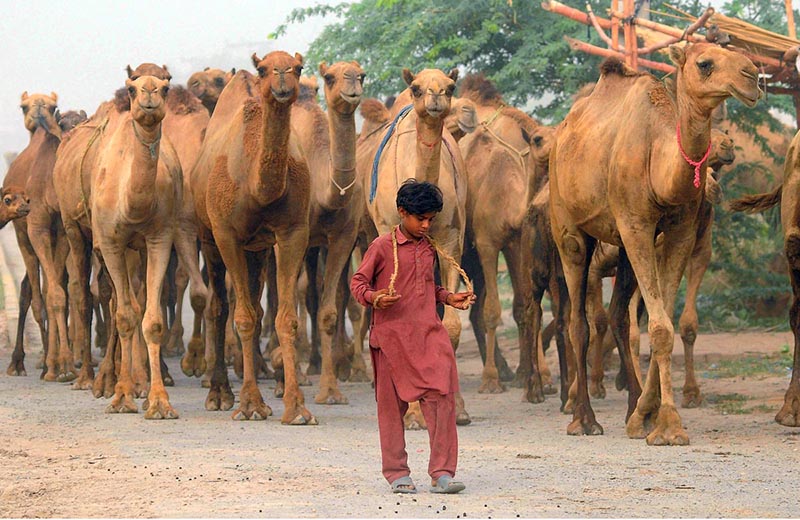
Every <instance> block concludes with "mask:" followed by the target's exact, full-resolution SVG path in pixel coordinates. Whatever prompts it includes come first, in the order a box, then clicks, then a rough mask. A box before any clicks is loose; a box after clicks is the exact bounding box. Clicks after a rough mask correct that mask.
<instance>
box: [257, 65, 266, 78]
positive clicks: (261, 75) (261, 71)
mask: <svg viewBox="0 0 800 520" xmlns="http://www.w3.org/2000/svg"><path fill="white" fill-rule="evenodd" d="M257 70H258V75H259V76H260V77H262V78H263V77H264V74H266V73H267V69H265V68H264V67H259V68H258V69H257Z"/></svg>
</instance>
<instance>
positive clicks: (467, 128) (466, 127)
mask: <svg viewBox="0 0 800 520" xmlns="http://www.w3.org/2000/svg"><path fill="white" fill-rule="evenodd" d="M477 127H478V126H477V125H476V124H474V123H471V124H466V123H464V122H463V121H458V128H460V129H461V131H462V132H464V133H465V134H471V133H472V132H474V131H475V129H476V128H477Z"/></svg>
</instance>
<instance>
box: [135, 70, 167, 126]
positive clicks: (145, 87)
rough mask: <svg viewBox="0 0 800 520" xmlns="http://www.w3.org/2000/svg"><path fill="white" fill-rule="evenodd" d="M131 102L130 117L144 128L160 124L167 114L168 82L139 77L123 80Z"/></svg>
mask: <svg viewBox="0 0 800 520" xmlns="http://www.w3.org/2000/svg"><path fill="white" fill-rule="evenodd" d="M125 88H127V89H128V96H129V97H130V100H131V117H133V119H134V121H136V122H137V123H139V124H140V125H142V126H145V127H152V126H154V125H155V124H157V123H160V122H161V120H163V119H164V116H165V115H166V113H167V92H169V80H167V79H159V78H157V77H155V76H139V77H138V78H136V79H127V80H125Z"/></svg>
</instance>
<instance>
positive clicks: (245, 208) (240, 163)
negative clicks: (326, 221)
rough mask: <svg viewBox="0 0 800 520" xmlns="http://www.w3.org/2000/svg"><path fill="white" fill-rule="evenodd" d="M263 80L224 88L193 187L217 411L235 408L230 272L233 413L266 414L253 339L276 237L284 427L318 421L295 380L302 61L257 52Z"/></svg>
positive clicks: (246, 78)
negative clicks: (237, 364) (228, 347)
mask: <svg viewBox="0 0 800 520" xmlns="http://www.w3.org/2000/svg"><path fill="white" fill-rule="evenodd" d="M252 59H253V65H254V66H255V68H256V69H257V70H258V75H259V79H258V80H256V79H255V78H253V76H252V75H251V74H249V73H247V72H245V71H239V72H237V73H236V75H235V76H234V77H233V79H232V80H231V82H230V83H229V84H228V86H227V87H225V90H224V91H223V93H222V95H221V96H220V99H219V102H218V103H217V106H216V108H215V109H214V116H213V117H212V118H211V122H210V123H209V125H208V129H207V132H206V138H205V140H204V141H203V147H202V150H201V152H200V158H199V159H198V161H197V163H196V164H195V167H194V169H193V170H192V175H191V178H192V189H193V194H194V198H195V206H196V210H197V217H198V220H199V222H200V226H199V228H200V233H199V234H200V239H201V242H202V248H203V257H204V259H205V262H206V265H207V266H208V276H209V284H210V287H211V297H210V299H209V303H208V305H207V306H206V316H205V319H206V328H207V330H206V337H207V341H212V342H213V343H214V347H215V359H214V373H213V376H212V378H211V389H210V391H209V395H208V398H207V399H206V408H207V409H209V410H219V409H230V408H232V407H233V392H232V391H231V389H230V383H229V381H228V375H227V370H226V368H225V359H224V335H225V321H226V320H227V314H228V308H227V307H228V306H227V297H226V288H225V282H224V277H225V271H226V270H228V272H229V273H230V275H231V279H232V282H233V287H234V291H235V293H236V304H235V311H234V313H235V314H234V321H235V323H236V329H237V333H238V335H239V339H240V341H241V344H242V346H243V349H242V350H243V358H244V359H243V365H244V367H243V369H244V370H243V372H244V373H243V376H244V381H243V383H242V389H241V391H240V393H239V400H240V405H239V408H238V409H237V410H235V411H234V412H233V418H234V419H266V418H267V416H268V415H270V413H271V410H270V408H269V407H268V406H267V405H266V404H265V403H264V400H263V398H262V397H261V392H260V391H259V389H258V385H257V383H256V373H255V369H254V366H255V364H254V359H253V357H254V350H255V349H254V342H257V341H258V338H259V334H258V332H259V331H258V328H259V327H260V319H261V316H260V315H259V314H258V313H260V312H262V310H261V305H260V299H261V287H262V283H261V273H262V270H263V266H264V261H265V256H266V255H265V251H266V250H267V249H269V248H271V247H272V246H273V245H275V244H277V250H278V254H277V255H276V257H277V282H278V283H277V286H278V298H279V302H278V307H279V309H278V315H277V318H276V321H275V328H276V330H277V333H278V336H279V340H280V345H281V354H282V356H281V357H282V362H283V365H284V367H285V378H286V382H285V391H284V394H283V402H284V406H285V409H284V414H283V417H282V418H281V422H282V423H284V424H316V418H315V417H314V416H313V415H311V413H310V412H309V411H308V410H307V409H306V407H305V406H304V398H303V393H302V392H301V391H300V388H299V386H298V383H297V377H296V366H295V365H296V362H295V354H296V353H295V345H294V340H295V334H296V332H295V331H296V330H297V326H298V324H297V310H296V309H297V306H296V304H295V299H296V287H297V276H298V274H299V273H300V266H301V265H302V262H303V257H304V255H305V252H306V247H307V246H308V233H309V231H308V211H309V183H310V180H309V173H308V167H307V166H306V164H305V162H304V161H303V159H302V154H301V151H300V150H299V146H298V145H297V143H295V142H294V141H293V140H292V139H290V135H291V127H290V125H291V114H292V111H291V105H292V104H293V103H294V102H295V100H296V99H297V95H298V91H299V79H300V73H301V71H302V68H303V58H302V56H300V55H299V54H296V55H295V56H294V57H292V56H290V55H289V54H287V53H285V52H283V51H275V52H271V53H269V54H267V55H266V56H265V57H264V58H259V57H258V56H257V55H256V54H253V57H252Z"/></svg>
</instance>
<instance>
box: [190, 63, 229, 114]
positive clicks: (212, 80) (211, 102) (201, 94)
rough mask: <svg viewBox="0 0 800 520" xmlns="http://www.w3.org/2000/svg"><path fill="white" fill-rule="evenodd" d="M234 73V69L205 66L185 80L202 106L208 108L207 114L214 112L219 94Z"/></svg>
mask: <svg viewBox="0 0 800 520" xmlns="http://www.w3.org/2000/svg"><path fill="white" fill-rule="evenodd" d="M234 74H236V69H231V70H230V71H224V70H222V69H212V68H209V67H206V68H205V69H203V70H202V71H200V72H195V73H194V74H192V75H191V76H189V81H187V82H186V85H187V87H188V88H189V91H190V92H191V93H192V94H194V95H195V96H197V98H198V99H199V100H200V101H202V102H203V106H204V107H206V110H208V115H212V114H213V113H214V107H216V106H217V101H219V95H220V94H222V90H223V89H224V88H225V85H227V84H228V82H229V81H230V80H231V78H233V75H234Z"/></svg>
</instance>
